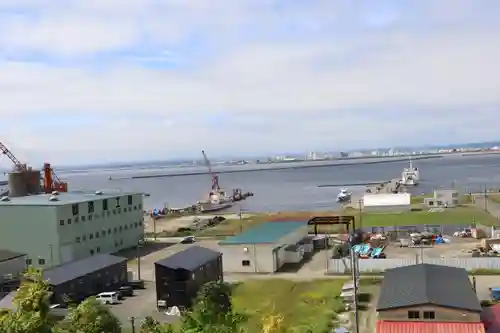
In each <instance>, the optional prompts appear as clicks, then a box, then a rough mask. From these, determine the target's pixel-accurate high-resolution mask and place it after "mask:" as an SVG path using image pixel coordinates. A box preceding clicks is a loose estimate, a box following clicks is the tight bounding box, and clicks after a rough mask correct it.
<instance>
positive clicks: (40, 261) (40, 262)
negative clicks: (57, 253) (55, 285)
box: [38, 258, 45, 266]
mask: <svg viewBox="0 0 500 333" xmlns="http://www.w3.org/2000/svg"><path fill="white" fill-rule="evenodd" d="M38 265H42V266H43V265H45V259H42V258H38Z"/></svg>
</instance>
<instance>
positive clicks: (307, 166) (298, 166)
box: [109, 155, 443, 180]
mask: <svg viewBox="0 0 500 333" xmlns="http://www.w3.org/2000/svg"><path fill="white" fill-rule="evenodd" d="M442 157H443V156H441V155H430V156H420V157H418V156H417V157H413V158H412V159H413V160H414V161H417V160H428V159H437V158H442ZM344 161H345V160H344ZM405 161H408V157H404V158H394V159H392V158H391V159H386V160H378V159H375V160H369V161H362V162H360V161H358V162H347V163H339V160H337V161H332V162H331V163H324V164H319V165H318V164H314V165H310V164H307V163H305V162H303V163H297V164H296V165H289V166H276V167H274V166H273V167H267V168H259V167H257V168H252V169H247V168H241V169H232V170H220V171H219V170H218V171H216V173H218V174H228V173H241V172H261V171H272V170H294V169H312V168H327V167H332V166H335V167H344V166H354V165H370V164H382V163H398V162H405ZM208 174H209V172H206V171H192V172H182V171H181V172H176V173H168V174H149V175H148V174H146V175H136V176H129V177H110V178H109V180H123V179H145V178H165V177H182V176H197V175H208Z"/></svg>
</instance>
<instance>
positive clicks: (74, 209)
mask: <svg viewBox="0 0 500 333" xmlns="http://www.w3.org/2000/svg"><path fill="white" fill-rule="evenodd" d="M71 211H72V212H73V216H77V215H78V204H72V205H71Z"/></svg>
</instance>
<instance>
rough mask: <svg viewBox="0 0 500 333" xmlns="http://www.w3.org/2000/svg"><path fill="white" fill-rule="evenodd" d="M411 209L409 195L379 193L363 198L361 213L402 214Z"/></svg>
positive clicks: (366, 195)
mask: <svg viewBox="0 0 500 333" xmlns="http://www.w3.org/2000/svg"><path fill="white" fill-rule="evenodd" d="M410 209H411V194H410V193H397V194H392V193H379V194H365V195H364V196H363V211H366V212H391V213H393V212H395V211H397V212H404V211H409V210H410Z"/></svg>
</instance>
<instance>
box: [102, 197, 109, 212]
mask: <svg viewBox="0 0 500 333" xmlns="http://www.w3.org/2000/svg"><path fill="white" fill-rule="evenodd" d="M102 210H108V199H104V200H103V201H102Z"/></svg>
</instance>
